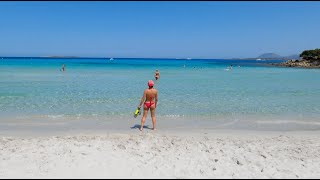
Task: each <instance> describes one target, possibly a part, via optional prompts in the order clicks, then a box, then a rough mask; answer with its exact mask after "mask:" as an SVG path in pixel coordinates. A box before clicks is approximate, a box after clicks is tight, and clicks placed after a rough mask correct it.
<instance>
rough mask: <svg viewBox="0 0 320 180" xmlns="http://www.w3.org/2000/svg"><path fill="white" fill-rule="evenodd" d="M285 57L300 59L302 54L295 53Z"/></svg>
mask: <svg viewBox="0 0 320 180" xmlns="http://www.w3.org/2000/svg"><path fill="white" fill-rule="evenodd" d="M283 58H285V59H300V55H299V54H293V55H290V56H285V57H283Z"/></svg>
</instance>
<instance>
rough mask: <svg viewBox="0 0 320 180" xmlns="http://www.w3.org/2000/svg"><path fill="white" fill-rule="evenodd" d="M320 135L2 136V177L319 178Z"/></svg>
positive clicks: (219, 132) (205, 133)
mask: <svg viewBox="0 0 320 180" xmlns="http://www.w3.org/2000/svg"><path fill="white" fill-rule="evenodd" d="M319 135H320V133H319V132H317V131H314V132H311V131H309V132H286V133H285V132H267V131H266V132H254V131H239V132H237V131H222V130H220V131H200V130H199V131H190V132H188V133H187V132H164V131H161V130H160V131H157V132H152V131H150V130H148V129H146V130H145V131H144V132H142V133H141V132H138V131H130V132H128V133H123V132H122V133H97V134H93V133H88V134H84V133H81V134H80V133H78V134H70V135H61V136H51V135H50V136H39V135H37V136H28V137H22V136H8V135H7V136H4V135H2V137H1V138H0V159H1V161H0V178H319V177H320V136H319Z"/></svg>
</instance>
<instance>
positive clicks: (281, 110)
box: [0, 58, 320, 130]
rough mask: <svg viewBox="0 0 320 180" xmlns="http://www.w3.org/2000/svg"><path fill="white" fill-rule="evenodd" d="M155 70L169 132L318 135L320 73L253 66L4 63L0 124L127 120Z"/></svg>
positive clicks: (221, 63) (200, 62)
mask: <svg viewBox="0 0 320 180" xmlns="http://www.w3.org/2000/svg"><path fill="white" fill-rule="evenodd" d="M264 62H267V63H269V62H270V61H264ZM63 63H65V64H66V68H67V71H66V72H61V71H60V70H59V69H60V68H61V65H62V64H63ZM230 64H233V66H234V68H233V69H232V70H226V68H227V67H228V66H229V65H230ZM238 65H240V67H238ZM184 66H185V67H184ZM155 69H159V70H160V73H161V78H160V80H159V81H158V82H156V86H155V87H156V88H157V89H158V90H159V104H158V109H157V115H158V122H159V126H161V119H163V122H166V123H168V124H167V125H163V124H162V126H164V127H172V126H173V125H174V122H180V121H181V122H182V123H181V125H183V127H195V128H197V127H199V126H202V127H207V128H235V129H236V128H242V129H246V128H248V129H262V130H264V129H265V130H269V129H270V130H271V129H279V130H296V129H303V130H306V129H310V130H317V129H320V124H319V123H320V104H319V101H320V79H319V78H317V77H319V75H320V70H319V69H299V68H281V67H269V66H264V65H263V64H261V62H259V61H248V60H241V61H235V60H175V59H116V58H115V60H114V61H109V60H108V59H43V58H38V59H34V58H33V59H30V58H28V59H26V58H18V59H17V58H10V59H3V60H1V59H0V109H1V116H0V124H2V126H3V127H4V126H6V125H8V123H10V122H11V124H12V123H13V122H14V124H15V125H19V126H21V127H24V126H23V124H24V125H26V124H28V123H30V124H32V123H34V122H35V121H36V120H35V119H39V118H40V119H41V122H42V123H45V124H47V125H54V124H55V122H56V121H55V120H57V119H59V120H61V121H66V123H68V122H69V121H70V122H71V121H72V120H77V119H82V122H83V121H86V120H87V121H89V122H90V120H92V122H93V120H97V121H99V120H101V121H103V122H105V121H108V117H115V119H121V120H119V121H120V124H121V122H128V121H127V120H126V119H128V118H131V117H133V112H134V111H135V109H136V107H137V106H138V104H139V101H140V98H141V96H142V93H143V90H144V89H145V88H147V81H148V80H149V79H154V71H155ZM84 117H85V119H86V120H83V119H84ZM140 118H141V116H139V118H138V119H140ZM26 119H29V120H28V121H27V120H26ZM33 119H34V121H32V120H33ZM109 119H110V118H109ZM138 119H136V120H135V122H136V123H138V121H139V120H138ZM149 119H150V118H148V123H150V121H149ZM164 119H165V120H164ZM25 122H28V123H25ZM110 122H111V120H110ZM129 123H130V122H129ZM170 123H173V124H172V125H169V124H170ZM79 124H83V123H79ZM85 124H86V125H84V126H88V124H87V123H85ZM89 124H90V123H89ZM123 125H124V126H126V127H127V124H126V123H124V124H123ZM105 126H106V127H108V125H105ZM110 126H111V125H110ZM176 126H178V125H176ZM6 127H8V126H6ZM280 127H281V128H280ZM173 128H174V126H173Z"/></svg>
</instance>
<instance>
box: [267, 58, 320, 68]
mask: <svg viewBox="0 0 320 180" xmlns="http://www.w3.org/2000/svg"><path fill="white" fill-rule="evenodd" d="M270 65H271V66H276V67H292V68H304V69H319V68H320V63H317V62H311V61H309V60H304V59H303V60H289V61H286V62H283V63H271V64H270Z"/></svg>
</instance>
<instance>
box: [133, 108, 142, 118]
mask: <svg viewBox="0 0 320 180" xmlns="http://www.w3.org/2000/svg"><path fill="white" fill-rule="evenodd" d="M140 114H141V111H140V108H137V110H136V112H135V113H134V118H136V117H138V115H140Z"/></svg>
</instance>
